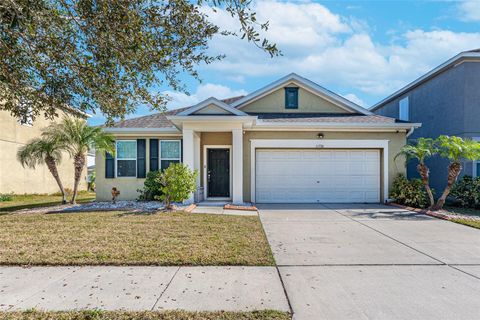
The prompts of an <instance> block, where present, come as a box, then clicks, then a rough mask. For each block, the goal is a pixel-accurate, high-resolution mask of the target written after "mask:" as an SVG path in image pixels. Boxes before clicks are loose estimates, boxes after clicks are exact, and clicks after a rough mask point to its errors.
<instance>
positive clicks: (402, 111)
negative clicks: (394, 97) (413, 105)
mask: <svg viewBox="0 0 480 320" xmlns="http://www.w3.org/2000/svg"><path fill="white" fill-rule="evenodd" d="M398 119H400V120H403V121H410V102H409V100H408V97H405V98H403V99H401V100H400V101H398Z"/></svg>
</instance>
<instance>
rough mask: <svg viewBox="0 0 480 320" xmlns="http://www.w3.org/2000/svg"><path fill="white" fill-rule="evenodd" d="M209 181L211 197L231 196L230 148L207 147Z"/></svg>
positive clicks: (209, 194)
mask: <svg viewBox="0 0 480 320" xmlns="http://www.w3.org/2000/svg"><path fill="white" fill-rule="evenodd" d="M207 153H208V156H207V183H208V196H209V197H224V198H228V197H230V152H229V149H207Z"/></svg>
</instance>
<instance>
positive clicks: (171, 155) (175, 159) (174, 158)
mask: <svg viewBox="0 0 480 320" xmlns="http://www.w3.org/2000/svg"><path fill="white" fill-rule="evenodd" d="M181 159H182V147H181V141H180V140H160V169H161V170H164V169H166V168H168V166H170V164H171V163H179V162H180V161H181Z"/></svg>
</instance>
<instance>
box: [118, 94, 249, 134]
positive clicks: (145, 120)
mask: <svg viewBox="0 0 480 320" xmlns="http://www.w3.org/2000/svg"><path fill="white" fill-rule="evenodd" d="M241 97H242V96H238V97H232V98H228V99H223V100H220V101H221V102H223V103H227V104H228V103H232V102H234V101H236V100H238V99H240V98H241ZM191 107H192V106H189V107H184V108H178V109H174V110H168V111H165V112H159V113H154V114H150V115H147V116H142V117H136V118H131V119H125V120H121V121H118V122H115V123H114V124H113V126H111V127H110V128H151V129H153V128H174V124H173V123H172V122H171V121H170V120H168V119H167V117H168V116H174V115H178V114H179V113H181V112H183V111H185V110H188V109H189V108H191Z"/></svg>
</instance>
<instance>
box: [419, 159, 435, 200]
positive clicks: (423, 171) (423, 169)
mask: <svg viewBox="0 0 480 320" xmlns="http://www.w3.org/2000/svg"><path fill="white" fill-rule="evenodd" d="M417 171H418V173H420V176H421V177H422V183H423V186H424V187H425V191H427V195H428V199H429V200H430V206H429V207H430V208H431V207H433V206H434V205H435V200H434V199H433V192H432V189H431V188H430V183H429V175H430V169H428V167H427V166H426V165H425V164H424V163H419V164H418V165H417Z"/></svg>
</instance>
